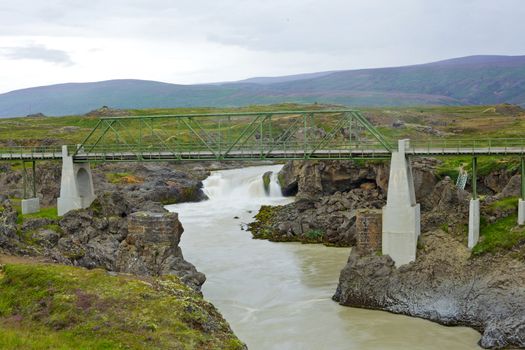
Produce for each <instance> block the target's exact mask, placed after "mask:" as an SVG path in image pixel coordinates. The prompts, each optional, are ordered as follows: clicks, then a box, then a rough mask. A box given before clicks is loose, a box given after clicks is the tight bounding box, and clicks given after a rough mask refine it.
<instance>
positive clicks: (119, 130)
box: [0, 110, 525, 163]
mask: <svg viewBox="0 0 525 350" xmlns="http://www.w3.org/2000/svg"><path fill="white" fill-rule="evenodd" d="M67 150H68V156H72V157H73V161H74V162H76V163H84V162H118V161H127V162H129V161H139V162H142V161H192V160H199V161H202V160H308V159H323V160H326V159H334V160H336V159H340V160H345V159H371V158H372V159H374V158H375V159H387V158H390V156H391V153H392V152H394V151H396V150H397V142H394V141H392V140H387V139H386V138H385V137H384V136H383V135H382V134H381V133H380V132H379V131H378V130H377V128H376V127H374V126H373V125H372V124H371V123H370V122H369V121H368V120H367V119H366V118H365V117H364V116H363V115H362V114H361V113H360V112H359V111H357V110H322V111H287V112H257V113H227V114H200V115H191V114H190V115H158V116H132V117H106V118H101V119H100V120H99V121H98V123H97V125H96V126H95V127H94V128H93V130H91V132H90V133H89V134H87V135H86V137H85V138H84V140H83V141H82V143H81V144H79V145H69V146H68V147H67ZM405 153H406V154H407V155H414V156H439V155H472V156H476V155H520V156H523V155H524V154H525V139H492V140H491V139H478V140H475V139H470V140H443V139H429V140H426V141H413V142H411V143H410V147H409V149H407V150H406V151H405ZM63 156H64V154H63V152H62V148H61V147H58V146H54V147H46V146H42V147H11V148H0V161H12V160H22V161H27V162H34V161H39V160H59V159H62V157H63Z"/></svg>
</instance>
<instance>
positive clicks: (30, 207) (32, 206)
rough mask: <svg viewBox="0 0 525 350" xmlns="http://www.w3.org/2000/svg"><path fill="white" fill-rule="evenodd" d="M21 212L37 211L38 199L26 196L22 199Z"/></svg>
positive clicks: (30, 212) (38, 207)
mask: <svg viewBox="0 0 525 350" xmlns="http://www.w3.org/2000/svg"><path fill="white" fill-rule="evenodd" d="M21 205H22V214H32V213H38V212H39V211H40V199H38V198H28V199H22V203H21Z"/></svg>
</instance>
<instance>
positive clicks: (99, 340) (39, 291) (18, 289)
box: [0, 264, 244, 349]
mask: <svg viewBox="0 0 525 350" xmlns="http://www.w3.org/2000/svg"><path fill="white" fill-rule="evenodd" d="M0 289H1V290H2V293H0V329H1V331H0V343H1V344H2V349H146V348H148V349H242V348H244V345H243V344H242V343H241V342H240V341H239V340H238V339H237V338H236V337H235V335H234V334H233V333H232V331H231V329H230V328H229V326H228V324H227V323H226V321H224V319H223V318H222V317H221V315H220V314H219V313H218V311H217V310H216V309H215V308H214V307H213V306H212V305H211V304H210V303H208V302H206V301H204V300H203V299H202V296H201V295H200V294H199V293H196V292H194V291H192V290H191V289H189V288H188V287H187V286H185V285H184V284H182V283H181V282H180V281H179V280H178V278H176V277H174V276H166V277H160V278H137V277H132V276H128V275H125V276H123V275H119V276H110V275H109V274H108V273H106V272H105V271H103V270H98V269H97V270H86V269H82V268H76V267H69V266H61V265H44V264H9V265H5V266H2V269H1V274H0Z"/></svg>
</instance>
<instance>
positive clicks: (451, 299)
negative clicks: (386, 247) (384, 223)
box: [333, 230, 525, 349]
mask: <svg viewBox="0 0 525 350" xmlns="http://www.w3.org/2000/svg"><path fill="white" fill-rule="evenodd" d="M420 245H421V246H422V248H420V250H419V251H418V257H417V260H416V261H415V262H413V263H410V264H408V265H404V266H401V267H400V268H395V266H394V262H393V261H392V259H391V258H390V257H389V256H379V255H375V254H368V255H366V254H361V253H359V252H358V251H357V250H355V249H354V250H353V251H352V253H351V254H350V257H349V259H348V263H347V265H346V266H345V267H344V268H343V270H342V271H341V276H340V280H339V285H338V287H337V291H336V293H335V295H334V297H333V298H334V300H336V301H337V302H339V303H340V304H341V305H345V306H354V307H362V308H370V309H379V310H386V311H391V312H394V313H401V314H406V315H410V316H416V317H422V318H425V319H429V320H432V321H435V322H439V323H441V324H444V325H451V326H452V325H463V326H469V327H473V328H475V329H477V330H479V331H480V332H481V333H482V337H481V340H480V345H481V346H483V347H485V348H498V349H499V348H504V347H509V346H513V347H525V263H524V262H523V261H522V260H517V259H515V258H513V257H512V255H511V254H506V255H484V256H482V257H478V258H472V257H471V254H470V252H469V251H468V249H467V248H466V247H465V245H464V244H462V243H461V242H459V241H458V240H456V239H455V238H454V237H452V236H451V235H450V234H448V233H445V232H443V231H440V230H438V231H435V232H431V233H427V234H424V235H423V236H422V237H421V242H420Z"/></svg>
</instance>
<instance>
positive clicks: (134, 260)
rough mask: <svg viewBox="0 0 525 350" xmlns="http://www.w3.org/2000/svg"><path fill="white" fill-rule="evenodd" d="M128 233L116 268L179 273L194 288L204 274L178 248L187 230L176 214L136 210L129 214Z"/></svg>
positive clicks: (136, 272) (151, 273) (156, 273)
mask: <svg viewBox="0 0 525 350" xmlns="http://www.w3.org/2000/svg"><path fill="white" fill-rule="evenodd" d="M127 221H128V222H127V223H128V235H127V236H126V239H125V240H123V241H122V243H121V244H120V246H119V249H118V252H117V261H116V263H115V265H116V270H117V271H120V272H127V273H132V274H134V275H148V276H161V275H177V276H179V277H180V278H181V280H182V281H183V282H184V283H186V284H187V285H189V286H192V287H193V288H195V289H198V288H200V286H201V285H202V284H203V283H204V281H205V277H204V274H202V273H200V272H197V270H195V267H194V266H193V265H192V264H190V263H189V262H187V261H186V260H184V257H183V256H182V251H181V249H180V247H179V242H180V237H181V235H182V232H183V231H184V229H183V228H182V225H181V223H180V221H179V218H178V214H177V213H153V212H136V213H133V214H131V215H130V216H129V217H128V220H127Z"/></svg>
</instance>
